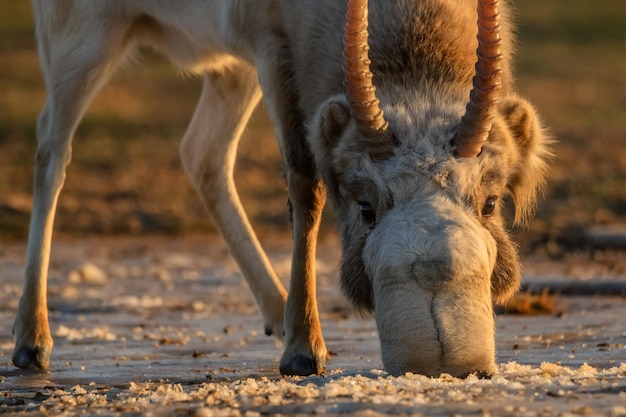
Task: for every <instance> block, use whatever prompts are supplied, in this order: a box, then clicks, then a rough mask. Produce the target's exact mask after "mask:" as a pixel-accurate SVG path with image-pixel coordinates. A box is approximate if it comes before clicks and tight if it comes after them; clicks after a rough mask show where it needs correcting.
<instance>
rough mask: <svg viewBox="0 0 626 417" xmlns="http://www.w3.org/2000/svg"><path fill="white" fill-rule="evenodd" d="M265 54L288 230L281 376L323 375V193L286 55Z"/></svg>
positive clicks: (263, 71)
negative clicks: (319, 261) (319, 292)
mask: <svg viewBox="0 0 626 417" xmlns="http://www.w3.org/2000/svg"><path fill="white" fill-rule="evenodd" d="M268 52H269V53H268V54H267V56H265V59H259V60H258V62H259V67H258V71H259V75H260V80H261V84H262V85H263V91H264V94H265V101H266V103H267V107H268V110H269V113H270V116H271V117H272V119H273V121H274V124H275V126H276V133H277V136H278V140H279V143H280V148H281V152H282V156H283V160H284V164H285V174H286V177H287V183H288V190H289V202H290V208H291V216H292V217H291V218H292V227H293V258H292V266H291V279H290V287H289V296H288V298H287V305H286V307H285V324H284V326H285V327H284V329H285V333H284V335H285V337H284V341H285V350H284V352H283V355H282V357H281V360H280V372H281V373H282V374H283V375H311V374H323V373H325V372H326V359H327V356H328V353H327V350H326V345H325V343H324V337H323V335H322V327H321V324H320V320H319V313H318V309H317V299H316V282H315V280H316V276H315V257H316V245H317V235H318V231H319V225H320V221H321V217H322V210H323V208H324V204H325V202H326V192H325V189H324V187H323V185H322V183H321V181H320V180H319V178H318V175H317V169H316V167H315V162H314V160H313V157H312V155H311V153H310V151H309V147H308V144H307V142H306V137H305V135H306V129H305V127H304V120H303V117H302V115H301V114H300V112H299V111H298V110H297V109H298V108H299V102H298V96H297V93H296V91H295V88H294V86H293V77H292V74H291V73H290V62H289V53H288V51H286V50H285V49H282V50H279V51H278V50H275V51H268ZM277 57H278V58H277Z"/></svg>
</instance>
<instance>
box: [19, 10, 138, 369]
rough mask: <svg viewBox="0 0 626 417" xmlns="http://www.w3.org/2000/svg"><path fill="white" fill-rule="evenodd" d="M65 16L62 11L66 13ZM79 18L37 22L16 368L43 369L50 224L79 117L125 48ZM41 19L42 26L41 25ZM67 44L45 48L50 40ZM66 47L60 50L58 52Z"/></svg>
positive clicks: (48, 346)
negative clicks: (41, 102)
mask: <svg viewBox="0 0 626 417" xmlns="http://www.w3.org/2000/svg"><path fill="white" fill-rule="evenodd" d="M64 17H67V16H61V18H64ZM86 21H87V20H86V19H83V20H81V19H80V17H77V18H75V19H73V20H72V19H70V20H68V21H63V22H56V23H57V26H55V27H72V31H58V32H55V31H53V30H52V29H51V28H50V27H48V26H46V25H45V23H50V22H47V21H46V22H40V21H38V29H37V37H38V41H39V57H40V63H41V67H42V72H43V75H44V78H45V81H46V87H47V92H48V99H47V100H46V104H45V106H44V109H43V111H42V112H41V115H40V116H39V120H38V123H37V141H38V146H37V154H36V158H35V181H34V189H33V210H32V214H31V220H30V230H29V235H28V254H27V259H26V277H25V281H24V292H23V294H22V297H21V299H20V303H19V306H18V310H17V314H16V317H15V322H14V325H13V334H14V336H15V349H14V351H13V363H14V364H15V366H17V367H20V368H30V367H36V368H44V369H45V368H47V367H48V364H49V361H50V353H51V351H52V345H53V341H52V337H51V335H50V326H49V324H48V302H47V281H48V265H49V261H50V247H51V240H52V229H53V223H54V216H55V210H56V205H57V201H58V198H59V194H60V192H61V188H62V187H63V183H64V181H65V169H66V166H67V164H68V163H69V162H70V158H71V153H72V150H71V141H72V136H73V134H74V130H75V129H76V126H77V124H78V121H79V120H80V118H81V117H82V115H83V113H84V112H85V109H86V108H87V106H88V105H89V103H90V102H91V99H92V97H93V96H94V94H95V93H96V92H97V91H98V89H99V88H100V87H101V86H102V85H103V84H104V83H105V82H106V81H107V80H108V78H109V77H110V75H111V73H112V72H113V71H114V69H115V67H116V66H117V63H118V61H119V58H120V56H121V55H123V53H124V49H125V47H126V44H125V39H124V34H123V33H124V32H120V34H119V36H116V33H115V32H110V31H109V32H107V31H106V30H104V28H106V25H102V27H99V29H98V30H95V29H94V28H93V27H91V26H90V25H87V24H85V22H86ZM41 23H44V25H41V26H40V24H41ZM53 43H54V44H62V45H64V47H65V49H59V48H57V49H48V48H49V47H50V45H51V44H53ZM59 50H60V51H61V52H64V51H65V53H63V54H61V53H60V52H59Z"/></svg>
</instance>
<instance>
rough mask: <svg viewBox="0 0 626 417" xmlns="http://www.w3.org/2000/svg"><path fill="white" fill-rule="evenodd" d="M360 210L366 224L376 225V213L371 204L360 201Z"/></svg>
mask: <svg viewBox="0 0 626 417" xmlns="http://www.w3.org/2000/svg"><path fill="white" fill-rule="evenodd" d="M359 210H361V217H363V221H365V223H374V222H375V221H376V211H375V210H374V208H373V207H372V205H371V204H370V203H368V202H363V201H359Z"/></svg>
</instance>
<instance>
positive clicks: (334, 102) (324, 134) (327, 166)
mask: <svg viewBox="0 0 626 417" xmlns="http://www.w3.org/2000/svg"><path fill="white" fill-rule="evenodd" d="M351 120H352V116H351V115H350V109H349V108H348V102H347V101H346V99H345V97H343V96H337V97H334V98H331V99H329V100H328V101H326V102H325V103H324V104H323V105H322V106H321V107H320V109H319V111H318V112H317V114H316V115H315V117H314V118H313V122H312V123H311V126H310V131H309V134H308V136H307V139H308V142H309V147H310V149H311V152H312V153H313V156H314V157H315V162H316V164H317V169H318V170H319V172H320V173H321V174H322V177H323V178H324V180H325V181H326V183H327V185H330V183H329V181H332V178H334V177H335V173H334V168H333V166H334V165H335V159H336V158H335V157H334V154H335V153H336V152H335V150H336V149H337V147H338V145H339V143H340V141H341V138H342V137H343V136H344V134H345V131H346V129H347V128H348V126H349V125H350V121H351Z"/></svg>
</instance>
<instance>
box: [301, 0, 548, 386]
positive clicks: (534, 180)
mask: <svg viewBox="0 0 626 417" xmlns="http://www.w3.org/2000/svg"><path fill="white" fill-rule="evenodd" d="M478 4H479V6H478V13H477V15H478V25H477V27H478V37H477V38H478V48H477V50H476V51H477V54H476V56H477V62H476V65H475V75H474V76H473V79H472V82H471V84H470V83H469V82H468V83H466V84H463V85H462V86H460V87H459V88H457V90H461V91H457V92H455V93H454V94H451V93H450V90H451V88H454V87H450V86H441V85H440V81H433V82H430V81H429V80H428V74H427V75H426V76H424V74H420V75H419V77H420V80H424V81H423V82H422V81H419V83H422V84H425V85H424V87H423V88H422V87H419V88H416V87H415V86H416V85H418V84H419V83H418V82H415V80H413V83H412V84H410V85H408V84H407V85H403V84H402V82H401V81H388V80H386V77H389V78H392V79H395V80H406V79H407V76H406V75H404V76H403V77H395V76H394V74H388V73H377V74H373V73H372V71H371V70H370V64H371V62H370V60H369V44H368V36H369V32H368V7H367V0H365V1H363V0H350V1H349V5H348V12H347V16H346V26H345V39H344V48H345V49H344V74H345V93H344V94H341V95H338V96H335V97H333V98H331V99H330V100H328V101H326V102H325V104H324V105H323V106H322V107H321V108H320V109H319V111H318V112H317V114H316V116H315V119H314V121H313V123H312V126H311V132H310V133H311V134H310V135H309V144H310V147H311V149H312V152H313V154H314V156H315V158H316V163H317V166H318V169H319V171H320V173H321V176H322V177H323V179H324V182H325V184H326V186H327V188H328V190H329V196H330V197H331V200H332V201H333V202H334V204H335V206H336V208H337V210H336V211H337V213H338V217H339V221H340V225H341V229H342V242H343V259H342V265H341V275H342V276H341V282H342V289H343V291H344V293H345V294H346V295H347V297H348V298H349V299H350V300H351V301H352V302H353V303H354V304H355V305H356V306H357V307H359V308H360V309H362V310H365V311H373V312H374V317H375V319H376V323H377V327H378V332H379V337H380V345H381V352H382V359H383V363H384V365H385V368H386V369H387V371H388V372H390V373H391V374H402V373H404V372H408V371H410V372H415V373H422V374H426V375H433V376H438V375H439V374H441V373H444V372H446V373H450V374H452V375H455V376H465V375H468V374H470V373H478V374H481V375H490V374H491V373H493V372H494V369H495V362H494V358H495V342H494V331H495V330H494V313H493V305H494V303H502V302H505V301H506V300H507V299H508V298H509V297H510V296H511V295H513V294H514V293H515V292H516V291H517V290H518V288H519V285H520V265H519V259H518V254H517V251H516V249H515V246H514V244H513V243H512V242H511V240H510V238H509V235H508V233H507V231H506V228H505V225H504V220H503V216H502V213H501V209H502V200H503V198H505V197H507V196H509V197H511V199H512V200H513V202H514V203H515V207H516V217H515V221H516V222H518V223H519V222H523V221H524V219H525V218H526V217H527V216H528V214H529V213H531V212H532V210H533V207H534V202H535V196H536V194H537V190H538V189H540V188H541V186H542V185H543V183H544V177H545V171H546V162H545V161H546V159H547V157H548V154H549V151H548V146H547V142H548V141H547V139H546V138H545V136H544V134H543V132H542V129H541V127H540V125H539V123H538V121H537V117H536V116H535V112H534V110H533V108H532V107H531V106H530V105H529V104H528V103H527V102H526V101H524V100H522V99H520V98H519V97H517V96H516V95H514V94H512V93H510V92H508V91H504V89H503V87H502V77H503V70H504V69H503V68H502V65H501V63H502V59H503V58H502V54H501V48H500V45H501V40H500V22H499V10H498V1H497V0H480V1H479V2H478ZM469 33H474V34H475V33H476V31H473V32H472V31H469ZM472 40H473V39H467V44H471V41H472ZM435 46H436V45H435ZM433 49H436V48H433ZM384 53H386V51H379V53H378V55H377V56H381V55H382V54H384ZM389 53H390V54H393V53H394V52H393V51H389ZM390 59H391V58H390ZM372 66H373V65H372ZM381 67H382V66H381ZM466 70H467V68H465V69H464V71H466ZM394 77H395V78H394ZM375 78H376V79H378V80H381V86H382V87H381V88H379V90H378V91H377V90H376V88H375V87H374V84H373V83H374V79H375ZM468 92H469V100H468V99H467V93H468ZM459 97H464V98H461V99H459ZM381 103H382V104H381Z"/></svg>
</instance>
